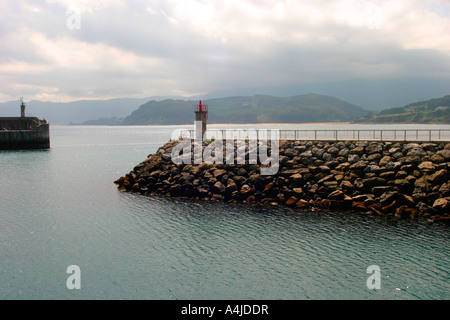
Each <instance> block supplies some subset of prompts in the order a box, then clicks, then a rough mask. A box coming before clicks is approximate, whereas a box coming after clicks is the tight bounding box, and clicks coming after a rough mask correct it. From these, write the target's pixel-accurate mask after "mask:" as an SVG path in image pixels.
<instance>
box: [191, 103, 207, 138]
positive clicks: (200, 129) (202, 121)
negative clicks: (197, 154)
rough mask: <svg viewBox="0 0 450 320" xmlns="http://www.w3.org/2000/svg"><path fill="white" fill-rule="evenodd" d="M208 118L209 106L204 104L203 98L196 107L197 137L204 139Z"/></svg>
mask: <svg viewBox="0 0 450 320" xmlns="http://www.w3.org/2000/svg"><path fill="white" fill-rule="evenodd" d="M207 119H208V106H207V105H206V104H202V100H200V103H199V104H198V105H196V107H195V126H194V127H195V128H194V129H195V139H197V140H203V137H204V135H205V132H206V120H207Z"/></svg>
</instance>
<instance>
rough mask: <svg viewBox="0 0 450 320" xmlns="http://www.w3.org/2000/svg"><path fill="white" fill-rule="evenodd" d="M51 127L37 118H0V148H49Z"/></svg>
mask: <svg viewBox="0 0 450 320" xmlns="http://www.w3.org/2000/svg"><path fill="white" fill-rule="evenodd" d="M48 148H50V128H49V124H48V122H47V121H41V120H39V119H37V118H0V150H22V149H48Z"/></svg>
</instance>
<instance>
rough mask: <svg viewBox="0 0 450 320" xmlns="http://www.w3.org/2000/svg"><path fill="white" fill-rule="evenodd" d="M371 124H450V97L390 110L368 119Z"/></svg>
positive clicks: (366, 120) (366, 119)
mask: <svg viewBox="0 0 450 320" xmlns="http://www.w3.org/2000/svg"><path fill="white" fill-rule="evenodd" d="M364 122H370V123H450V95H447V96H444V97H442V98H437V99H430V100H427V101H419V102H414V103H410V104H407V105H405V106H404V107H397V108H389V109H385V110H382V111H380V112H379V113H378V114H376V115H373V116H370V117H366V118H365V120H364Z"/></svg>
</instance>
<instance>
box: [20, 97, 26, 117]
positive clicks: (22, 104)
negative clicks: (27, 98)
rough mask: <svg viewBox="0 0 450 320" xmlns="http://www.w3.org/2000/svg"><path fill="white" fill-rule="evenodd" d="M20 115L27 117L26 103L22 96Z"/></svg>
mask: <svg viewBox="0 0 450 320" xmlns="http://www.w3.org/2000/svg"><path fill="white" fill-rule="evenodd" d="M20 117H21V118H25V103H23V97H21V98H20Z"/></svg>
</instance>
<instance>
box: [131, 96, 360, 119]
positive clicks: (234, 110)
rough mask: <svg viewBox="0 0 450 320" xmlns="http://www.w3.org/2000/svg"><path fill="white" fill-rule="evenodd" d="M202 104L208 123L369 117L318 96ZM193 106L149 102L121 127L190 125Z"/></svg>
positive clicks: (249, 98) (233, 99)
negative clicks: (207, 116) (205, 110)
mask: <svg viewBox="0 0 450 320" xmlns="http://www.w3.org/2000/svg"><path fill="white" fill-rule="evenodd" d="M203 102H204V103H205V104H207V105H209V119H208V122H209V123H235V124H244V123H314V122H349V121H353V120H356V119H358V118H361V117H363V116H365V115H367V114H368V113H369V112H368V111H367V110H364V109H363V108H361V107H358V106H356V105H353V104H351V103H348V102H345V101H342V100H340V99H337V98H334V97H330V96H324V95H318V94H306V95H299V96H293V97H273V96H266V95H256V96H245V97H244V96H243V97H227V98H219V99H211V100H206V101H203ZM196 103H198V101H184V100H163V101H155V100H152V101H149V102H147V103H145V104H143V105H142V106H141V107H140V108H139V109H138V110H136V111H134V112H133V113H132V114H131V115H129V116H128V117H126V118H125V119H124V120H123V122H122V125H149V124H154V125H177V124H191V123H192V122H193V106H194V105H195V104H196Z"/></svg>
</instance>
